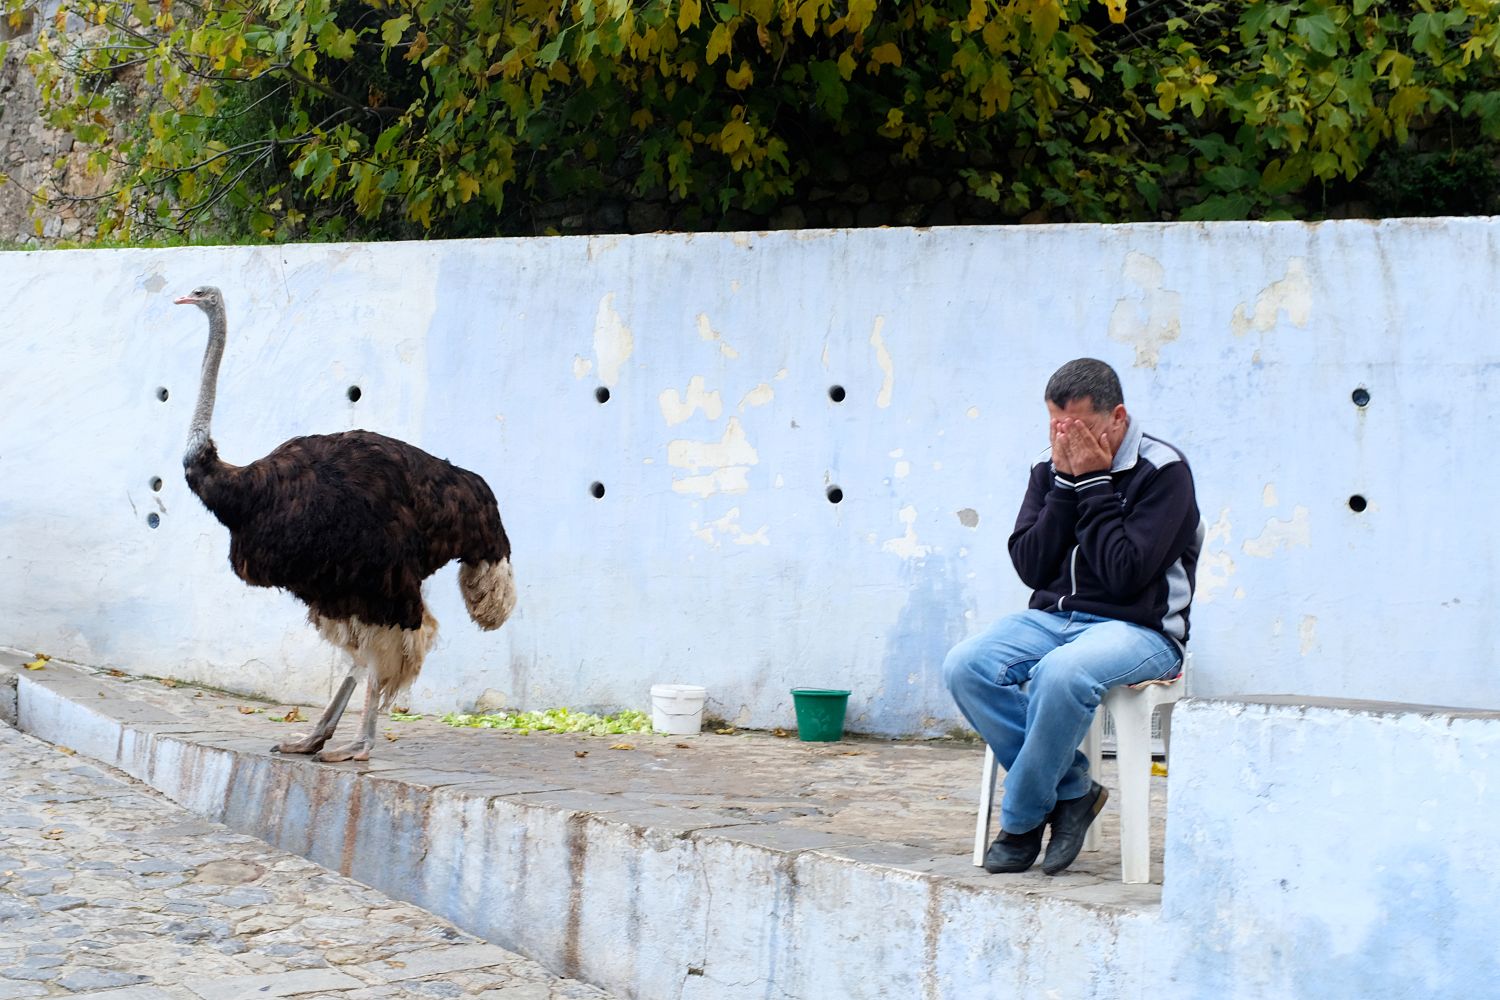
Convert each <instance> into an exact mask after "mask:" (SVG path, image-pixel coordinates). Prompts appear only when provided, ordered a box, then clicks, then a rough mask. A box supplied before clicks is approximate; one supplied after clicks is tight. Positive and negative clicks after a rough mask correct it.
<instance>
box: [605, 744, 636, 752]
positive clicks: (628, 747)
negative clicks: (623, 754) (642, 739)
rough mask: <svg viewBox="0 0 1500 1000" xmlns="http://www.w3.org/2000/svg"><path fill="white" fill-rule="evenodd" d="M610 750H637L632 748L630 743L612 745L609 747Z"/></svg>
mask: <svg viewBox="0 0 1500 1000" xmlns="http://www.w3.org/2000/svg"><path fill="white" fill-rule="evenodd" d="M609 748H610V749H611V750H634V749H635V747H634V746H632V745H631V744H629V743H611V744H610V746H609Z"/></svg>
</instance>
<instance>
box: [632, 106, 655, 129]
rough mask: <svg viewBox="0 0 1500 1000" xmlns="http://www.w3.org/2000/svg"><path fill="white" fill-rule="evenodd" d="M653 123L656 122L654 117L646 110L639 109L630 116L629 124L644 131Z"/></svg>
mask: <svg viewBox="0 0 1500 1000" xmlns="http://www.w3.org/2000/svg"><path fill="white" fill-rule="evenodd" d="M654 121H656V116H655V115H653V114H652V113H651V112H650V111H648V110H647V109H646V108H640V109H638V110H637V111H636V112H635V113H634V114H632V115H631V116H630V124H632V125H634V126H635V127H636V128H638V129H644V128H646V126H648V125H650V124H651V123H652V122H654Z"/></svg>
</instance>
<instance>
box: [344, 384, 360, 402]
mask: <svg viewBox="0 0 1500 1000" xmlns="http://www.w3.org/2000/svg"><path fill="white" fill-rule="evenodd" d="M344 395H345V396H348V397H349V402H351V403H357V402H359V397H361V396H363V395H364V393H362V392H360V391H359V386H357V385H351V386H350V387H349V391H348V392H346V393H344Z"/></svg>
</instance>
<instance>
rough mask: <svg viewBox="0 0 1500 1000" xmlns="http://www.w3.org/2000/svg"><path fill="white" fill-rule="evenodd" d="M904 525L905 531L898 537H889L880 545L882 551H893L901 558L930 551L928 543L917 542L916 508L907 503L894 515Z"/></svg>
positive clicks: (919, 555)
mask: <svg viewBox="0 0 1500 1000" xmlns="http://www.w3.org/2000/svg"><path fill="white" fill-rule="evenodd" d="M896 516H897V517H898V518H900V519H901V523H902V524H904V525H906V533H905V534H904V535H902V536H901V537H900V538H889V539H886V541H885V542H884V543H883V544H882V545H881V546H880V549H881V551H882V552H893V553H895V554H896V555H898V556H900V557H901V558H902V559H920V558H921V557H922V556H925V555H926V554H927V553H929V552H931V551H932V546H930V545H920V544H918V543H917V528H916V524H917V508H915V507H913V506H911V505H910V504H907V505H906V506H905V507H902V508H901V510H900V512H899V513H898V514H897V515H896Z"/></svg>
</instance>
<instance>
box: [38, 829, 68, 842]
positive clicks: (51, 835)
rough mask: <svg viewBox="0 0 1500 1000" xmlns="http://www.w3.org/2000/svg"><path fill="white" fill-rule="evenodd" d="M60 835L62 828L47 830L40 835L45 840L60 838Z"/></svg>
mask: <svg viewBox="0 0 1500 1000" xmlns="http://www.w3.org/2000/svg"><path fill="white" fill-rule="evenodd" d="M62 835H63V832H62V830H48V831H47V832H46V833H44V834H42V836H43V837H44V838H46V839H47V840H61V839H62Z"/></svg>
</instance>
